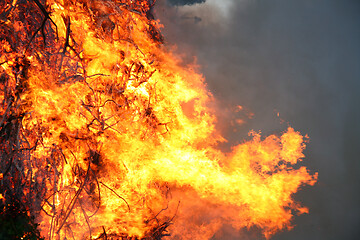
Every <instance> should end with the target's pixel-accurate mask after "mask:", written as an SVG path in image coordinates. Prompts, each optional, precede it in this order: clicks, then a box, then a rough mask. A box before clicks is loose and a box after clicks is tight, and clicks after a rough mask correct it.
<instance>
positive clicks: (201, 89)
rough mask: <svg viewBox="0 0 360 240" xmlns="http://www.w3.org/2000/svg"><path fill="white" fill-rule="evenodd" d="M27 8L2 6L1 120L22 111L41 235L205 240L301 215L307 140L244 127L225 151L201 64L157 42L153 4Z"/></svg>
mask: <svg viewBox="0 0 360 240" xmlns="http://www.w3.org/2000/svg"><path fill="white" fill-rule="evenodd" d="M28 2H29V3H27V4H28V7H31V8H32V9H36V10H35V12H36V13H37V15H32V17H33V19H32V18H31V16H28V15H26V16H25V18H26V19H25V20H21V16H20V15H21V14H22V13H24V11H25V10H24V7H23V6H22V5H21V4H20V3H17V1H13V2H11V1H6V3H4V4H5V7H6V8H5V7H4V9H5V10H6V9H7V10H8V11H9V12H8V13H7V12H6V11H4V12H5V13H6V14H8V16H7V20H6V21H5V20H4V21H3V20H2V21H3V22H4V24H5V25H4V26H6V28H9V29H10V28H12V29H14V32H15V34H13V35H16V36H17V37H18V42H16V44H14V43H13V42H11V41H9V38H5V40H2V42H1V45H2V47H1V49H0V52H2V53H4V54H3V56H1V58H0V62H1V63H2V64H1V66H0V68H1V69H0V70H1V72H2V73H3V75H4V76H6V79H10V80H9V81H7V84H8V85H7V86H4V84H3V85H2V91H1V92H0V94H1V96H0V97H1V99H3V102H2V105H1V108H0V109H1V111H2V112H1V116H6V114H7V110H6V109H7V105H6V104H5V103H9V104H10V102H11V104H10V105H11V106H12V105H14V101H16V103H17V104H18V106H19V107H18V110H17V111H18V113H19V114H20V113H21V116H22V118H21V122H20V123H19V124H20V126H21V127H20V128H19V131H20V132H21V135H19V136H21V139H22V141H21V145H22V149H23V151H20V150H19V149H20V148H18V152H19V156H18V157H19V158H21V157H22V158H24V159H25V157H24V156H25V155H21V154H23V152H24V151H26V152H27V153H28V154H29V156H28V157H27V158H26V166H27V167H25V168H24V171H25V172H24V173H25V175H26V176H28V178H29V180H30V182H32V183H36V184H37V188H36V189H35V190H36V191H39V192H38V195H37V197H38V198H39V199H41V204H39V206H38V208H37V209H35V210H32V211H33V212H36V213H38V214H37V221H38V222H39V224H40V225H39V228H40V231H41V235H42V236H44V237H45V238H46V239H68V238H74V239H85V238H88V237H89V236H90V237H92V238H94V239H106V238H107V237H109V236H118V237H119V236H120V237H137V238H145V237H149V236H150V235H151V236H155V237H161V236H165V235H166V234H164V233H166V231H165V230H169V231H170V234H171V236H172V237H177V238H179V239H210V238H211V237H212V236H213V234H214V233H215V232H216V231H217V230H218V229H219V228H221V226H222V225H223V224H231V225H232V226H233V227H234V228H235V229H241V228H244V227H246V228H250V227H252V226H256V227H258V228H260V229H262V232H263V234H264V236H265V237H266V238H269V237H271V236H272V235H273V234H274V233H276V232H277V231H280V230H283V229H290V228H291V227H292V225H291V220H292V219H293V214H294V213H298V214H303V213H307V212H308V209H307V208H306V207H303V206H301V205H300V204H299V203H298V202H296V201H294V199H293V198H292V197H293V194H294V193H296V192H297V191H298V190H299V188H300V187H301V186H302V185H305V184H308V185H313V184H315V182H316V179H317V174H314V175H311V174H310V173H309V171H308V170H307V169H306V167H300V168H295V166H294V165H296V164H297V163H298V162H299V161H301V159H303V158H304V155H303V150H304V148H305V142H306V137H305V138H304V137H303V136H302V135H301V134H300V133H299V132H296V131H295V130H294V129H293V128H291V127H289V128H288V129H287V130H286V131H285V132H284V133H283V134H282V135H281V136H277V135H271V136H268V137H266V138H263V137H262V136H261V135H260V133H256V132H250V134H249V135H250V136H251V140H249V141H246V142H243V143H241V144H239V145H237V146H234V147H233V148H232V151H231V152H230V153H224V152H222V151H220V150H219V148H218V146H217V144H218V143H219V142H222V141H225V139H224V138H223V137H222V136H221V134H220V133H219V132H218V131H217V130H216V129H215V123H216V117H215V112H214V111H213V110H212V109H211V108H210V107H209V106H210V102H211V101H214V99H213V97H212V95H211V94H210V93H209V91H208V90H207V89H206V85H205V83H204V79H203V77H202V76H201V74H199V73H198V72H197V71H196V67H195V66H193V67H191V66H190V67H189V66H188V67H183V66H182V64H181V60H180V59H179V58H178V57H177V56H175V55H173V54H172V53H171V52H169V51H168V50H166V48H165V47H164V46H162V45H161V37H160V35H159V34H158V30H157V29H159V28H160V27H161V24H160V23H159V22H158V21H157V20H154V19H153V18H151V16H150V15H151V11H150V10H151V7H152V4H151V2H152V1H146V0H141V1H130V0H128V1H124V0H122V1H105V0H92V1H83V0H78V1H67V0H47V1H46V5H45V4H41V2H40V1H38V0H37V1H36V0H34V1H33V2H31V1H28ZM6 4H7V5H6ZM41 7H43V8H44V9H41ZM44 11H45V12H44ZM27 14H29V13H27ZM47 14H48V15H47ZM4 16H5V15H4ZM149 16H150V17H149ZM9 19H13V20H12V21H11V20H9ZM34 19H35V20H38V21H39V22H45V23H44V26H43V28H38V26H37V25H36V27H34V26H32V25H31V24H30V23H31V22H32V21H35V20H34ZM44 19H45V20H44ZM42 20H44V21H42ZM37 29H38V31H36V30H37ZM24 31H25V33H24ZM42 31H45V34H43V33H42ZM0 33H1V34H4V31H2V32H0ZM4 78H5V77H4ZM9 99H12V100H11V101H10V100H9ZM241 109H242V107H240V106H239V110H241ZM2 150H3V151H7V150H6V148H5V147H4V149H2ZM5 177H6V175H5V174H4V176H3V178H4V179H5ZM35 190H34V188H30V190H29V191H28V193H24V195H25V198H26V199H28V200H29V199H31V197H30V194H32V191H35ZM0 196H3V195H0ZM5 198H6V195H5ZM33 198H34V197H33ZM34 208H35V207H34ZM29 211H30V210H29ZM203 216H207V219H205V218H206V217H203ZM172 223H174V224H172ZM162 234H163V235H162Z"/></svg>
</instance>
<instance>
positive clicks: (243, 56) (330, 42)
mask: <svg viewBox="0 0 360 240" xmlns="http://www.w3.org/2000/svg"><path fill="white" fill-rule="evenodd" d="M210 2H211V1H210V0H209V1H207V2H206V4H203V5H202V6H201V7H199V5H195V6H194V7H191V8H190V9H189V8H187V9H182V8H181V7H176V8H174V7H169V6H167V5H164V4H161V1H160V5H159V6H158V8H157V16H158V17H159V18H160V19H161V21H162V23H163V24H164V25H165V28H164V30H163V33H164V35H165V40H167V42H168V44H176V45H177V46H178V51H179V53H186V56H188V58H185V61H192V60H193V59H192V58H191V57H189V56H192V55H195V56H196V57H197V59H198V63H199V64H200V65H201V66H202V72H203V73H204V75H205V77H206V82H207V83H208V86H209V88H210V90H211V91H212V93H213V94H214V95H215V97H216V98H218V99H220V103H219V105H220V106H221V108H219V109H225V110H221V111H219V114H218V115H220V117H222V120H221V123H222V124H223V125H224V124H226V125H229V122H226V121H231V120H232V119H233V118H234V117H235V114H232V115H231V114H230V110H226V109H227V107H229V106H231V105H235V104H240V105H243V106H245V107H246V108H247V109H248V110H249V111H252V112H254V114H255V116H254V118H253V119H249V120H247V121H246V123H245V124H244V125H242V126H240V127H238V129H237V132H236V133H234V132H232V130H229V129H224V131H225V133H226V134H227V136H228V139H230V142H232V143H234V142H236V141H238V142H239V141H241V140H242V138H244V137H246V132H247V131H248V130H250V129H254V130H256V131H258V130H262V132H263V133H264V135H266V134H268V133H273V132H278V131H281V130H283V129H285V128H286V126H287V124H290V125H291V126H293V127H294V128H295V129H296V130H298V131H300V132H302V133H303V134H308V135H309V137H310V141H309V143H308V146H307V150H306V152H305V154H306V158H305V160H304V161H303V164H304V165H306V166H307V167H308V168H309V169H311V170H312V171H317V172H319V181H318V183H317V185H316V186H314V187H306V188H305V189H303V190H302V191H300V192H299V193H298V194H297V195H296V196H295V198H296V199H297V200H299V201H301V202H302V203H303V204H304V205H305V206H308V207H309V208H310V214H308V215H301V216H295V218H294V224H295V228H294V229H293V230H291V231H284V232H281V233H278V234H277V235H275V236H274V238H273V239H280V240H281V239H284V240H285V239H291V240H296V239H299V240H300V239H301V240H302V239H309V240H319V239H320V240H321V239H326V240H332V239H334V240H338V239H350V240H351V239H359V237H360V230H359V229H360V205H359V203H360V191H359V190H360V174H359V172H360V44H359V43H360V14H359V13H360V2H359V1H350V0H344V1H337V0H327V1H325V0H317V1H312V0H305V1H295V0H268V1H265V0H242V1H237V0H233V3H232V4H233V5H232V6H231V7H230V10H229V11H228V12H227V14H225V15H223V14H221V11H220V8H219V6H213V5H211V4H210ZM212 2H214V1H212ZM195 17H196V18H201V19H202V21H194V19H195ZM228 109H229V108H228ZM277 112H279V113H280V117H279V118H278V117H277V116H276V113H277ZM282 120H283V122H284V123H281V122H282ZM224 122H225V123H224ZM256 232H257V231H256V230H254V231H251V232H250V233H249V234H248V236H244V232H241V233H237V232H235V231H233V230H232V229H231V227H229V226H226V227H224V228H223V229H222V231H221V232H219V233H217V234H216V236H215V237H214V239H238V238H239V236H240V235H241V239H260V237H259V234H256ZM254 234H255V237H254Z"/></svg>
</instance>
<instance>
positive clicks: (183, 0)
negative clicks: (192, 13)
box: [167, 0, 206, 6]
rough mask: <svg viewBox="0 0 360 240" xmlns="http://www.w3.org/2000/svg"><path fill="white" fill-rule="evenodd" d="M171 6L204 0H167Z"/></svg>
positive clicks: (203, 0)
mask: <svg viewBox="0 0 360 240" xmlns="http://www.w3.org/2000/svg"><path fill="white" fill-rule="evenodd" d="M167 1H168V3H170V4H171V5H173V6H183V5H192V4H196V3H204V2H205V1H206V0H167Z"/></svg>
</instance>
